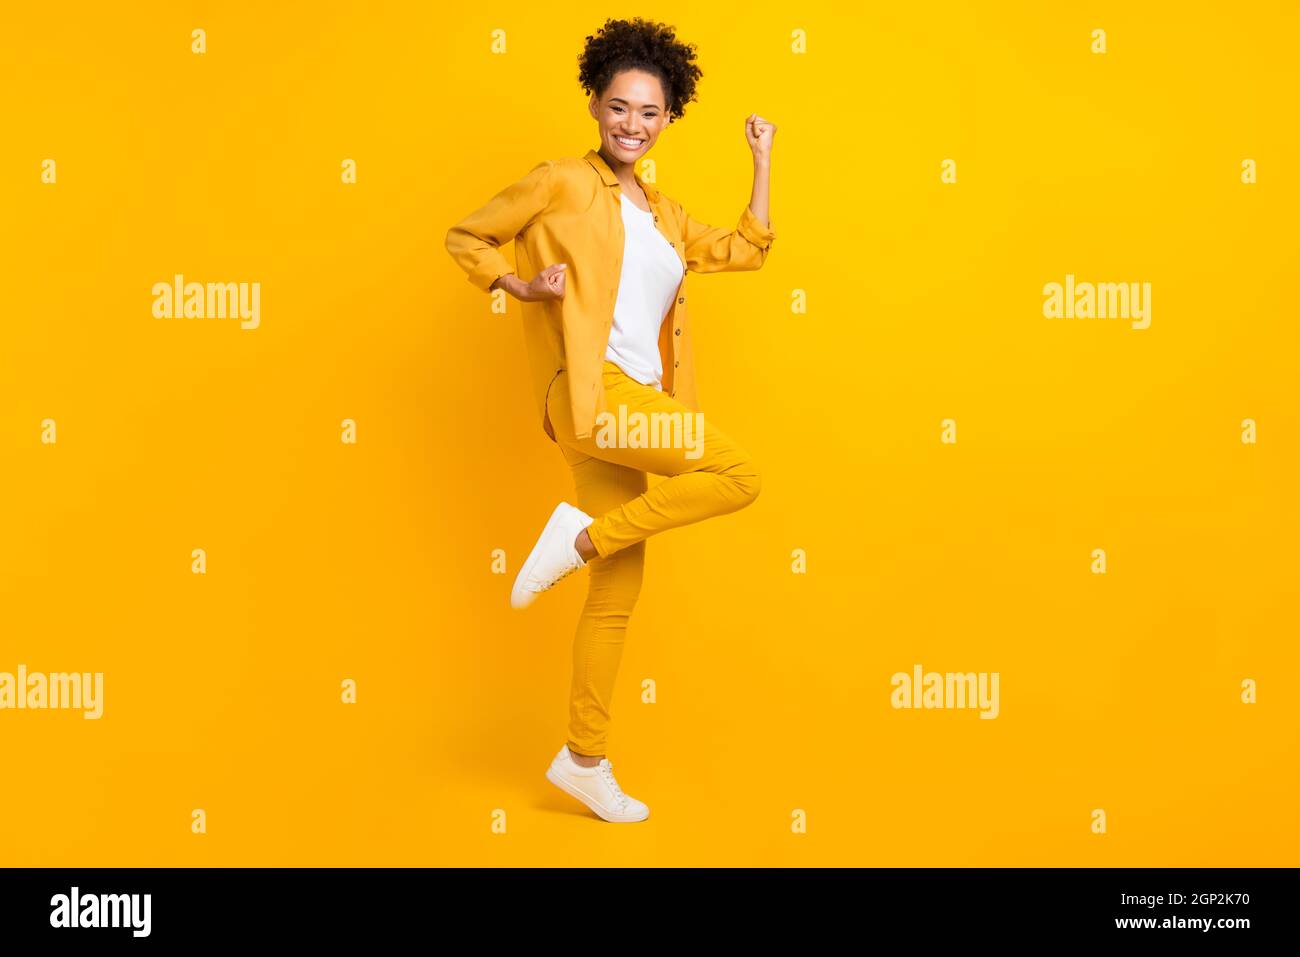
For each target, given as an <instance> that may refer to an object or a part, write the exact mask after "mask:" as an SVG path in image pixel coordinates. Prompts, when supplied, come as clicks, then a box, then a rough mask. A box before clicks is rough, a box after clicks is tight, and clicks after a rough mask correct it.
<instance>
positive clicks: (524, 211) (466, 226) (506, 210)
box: [446, 160, 555, 292]
mask: <svg viewBox="0 0 1300 957" xmlns="http://www.w3.org/2000/svg"><path fill="white" fill-rule="evenodd" d="M554 168H555V161H554V160H543V161H542V162H540V163H538V164H537V165H536V166H534V167H533V168H532V169H531V170H529V171H528V173H527V174H526V175H525V176H524V177H523V178H522V179H520V180H518V181H517V182H514V183H511V184H510V185H509V186H507V187H506V188H505V189H503V190H501V192H499V193H497V194H496V195H495V196H493V197H492V198H491V199H490V200H488V201H487V202H486V203H485V204H484V205H483V206H481V207H480V208H478V209H476V210H475V211H474V212H472V213H470V214H469V215H468V216H466V217H465V218H464V219H462V220H461V221H460V222H458V223H457V224H456V225H455V226H452V227H451V229H449V230H447V239H446V246H447V252H448V253H450V254H451V258H452V259H454V260H455V261H456V265H458V266H460V268H461V269H463V270H465V273H466V278H468V279H469V281H470V282H471V283H473V284H474V285H475V286H476V287H478V288H479V289H482V290H483V291H484V292H487V291H489V290H490V289H491V287H492V283H494V282H496V281H497V280H498V279H499V278H501V277H502V276H504V275H505V274H506V273H511V272H514V271H515V270H514V267H513V266H511V265H510V261H509V260H508V259H506V257H505V256H504V255H502V253H501V250H500V248H499V247H501V246H504V245H505V244H506V243H508V242H510V241H511V240H513V239H514V238H515V237H516V236H517V235H519V234H520V233H521V232H523V231H524V230H525V229H527V228H528V226H529V224H530V223H532V221H533V220H534V219H536V218H537V217H538V216H539V215H540V214H541V213H542V212H543V211H544V210H545V209H546V207H547V205H548V204H549V203H550V200H551V183H552V176H553V174H554ZM520 278H525V277H520Z"/></svg>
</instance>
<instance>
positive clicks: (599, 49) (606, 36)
mask: <svg viewBox="0 0 1300 957" xmlns="http://www.w3.org/2000/svg"><path fill="white" fill-rule="evenodd" d="M695 49H696V47H695V44H693V43H684V42H682V41H680V40H678V39H677V35H676V32H675V31H674V29H673V28H672V27H670V26H668V25H666V24H663V23H655V22H653V21H649V20H643V19H641V18H640V17H633V18H632V19H631V20H615V19H612V18H610V19H607V20H606V21H605V25H604V26H602V27H601V28H600V29H599V30H598V31H597V32H596V35H595V36H589V37H587V43H586V46H584V47H583V50H582V53H581V54H579V56H578V82H579V83H581V84H582V89H583V91H584V92H586V93H591V92H592V91H595V93H596V95H597V96H603V95H604V93H605V90H607V89H608V88H609V84H610V82H611V81H612V80H613V79H614V77H615V76H617V75H618V74H619V73H622V72H623V71H624V70H644V71H645V72H646V73H650V74H653V75H654V76H657V77H658V78H659V82H660V83H662V84H663V87H664V97H665V99H666V100H667V104H666V109H667V113H668V121H669V122H670V123H671V122H672V121H673V120H675V119H680V118H681V116H682V114H683V112H684V111H685V108H686V104H687V103H689V102H691V101H692V100H694V99H695V84H696V83H697V82H698V81H699V79H700V77H701V76H702V75H703V74H702V72H701V70H700V68H699V67H698V66H696V65H695Z"/></svg>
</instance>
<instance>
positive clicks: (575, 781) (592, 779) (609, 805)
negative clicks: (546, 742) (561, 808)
mask: <svg viewBox="0 0 1300 957" xmlns="http://www.w3.org/2000/svg"><path fill="white" fill-rule="evenodd" d="M546 780H548V781H550V782H551V783H552V784H554V785H555V786H556V787H557V788H559V789H560V790H561V791H564V792H565V793H566V794H570V795H572V796H573V797H576V798H577V799H578V800H579V801H581V802H582V803H583V804H585V805H587V807H589V808H591V809H592V810H593V811H595V812H596V813H597V814H598V815H600V817H602V818H604V819H605V820H606V821H612V822H614V823H616V824H624V823H632V822H635V821H644V820H645V819H646V818H647V817H649V816H650V808H648V807H647V806H646V805H645V804H644V803H642V802H641V801H638V800H637V799H636V798H634V797H628V796H627V795H626V794H624V793H623V789H622V788H620V787H619V786H618V782H617V781H615V780H614V765H612V764H610V763H609V758H601V759H600V764H598V765H596V766H595V767H592V768H584V767H583V766H582V765H581V764H578V763H577V762H576V761H574V760H573V755H572V754H570V752H569V745H568V743H567V742H566V743H565V745H564V747H562V748H560V753H559V754H557V755H556V756H555V760H554V761H552V762H551V766H550V767H549V768H547V769H546Z"/></svg>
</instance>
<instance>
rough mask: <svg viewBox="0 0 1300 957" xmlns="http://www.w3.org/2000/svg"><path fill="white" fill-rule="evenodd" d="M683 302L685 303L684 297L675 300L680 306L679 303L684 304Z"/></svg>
mask: <svg viewBox="0 0 1300 957" xmlns="http://www.w3.org/2000/svg"><path fill="white" fill-rule="evenodd" d="M685 301H686V297H685V296H682V298H680V299H678V300H677V302H678V304H681V303H683V302H685Z"/></svg>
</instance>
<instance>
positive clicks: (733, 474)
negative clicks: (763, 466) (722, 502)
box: [723, 458, 763, 508]
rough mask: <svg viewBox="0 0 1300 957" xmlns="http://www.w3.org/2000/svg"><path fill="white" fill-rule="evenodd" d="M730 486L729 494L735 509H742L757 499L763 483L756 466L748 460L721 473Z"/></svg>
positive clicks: (743, 460) (751, 460)
mask: <svg viewBox="0 0 1300 957" xmlns="http://www.w3.org/2000/svg"><path fill="white" fill-rule="evenodd" d="M723 474H724V475H725V476H726V477H727V479H728V482H729V484H730V486H731V494H732V496H733V498H734V500H735V502H736V508H744V507H745V506H746V505H750V504H752V503H753V501H754V499H756V498H758V493H759V492H761V491H762V490H763V482H762V480H761V479H760V478H759V475H758V466H756V465H755V464H754V460H753V459H750V458H745V459H742V460H741V461H740V462H738V463H737V464H735V465H733V466H731V467H730V468H729V469H727V470H726V472H724V473H723Z"/></svg>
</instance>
